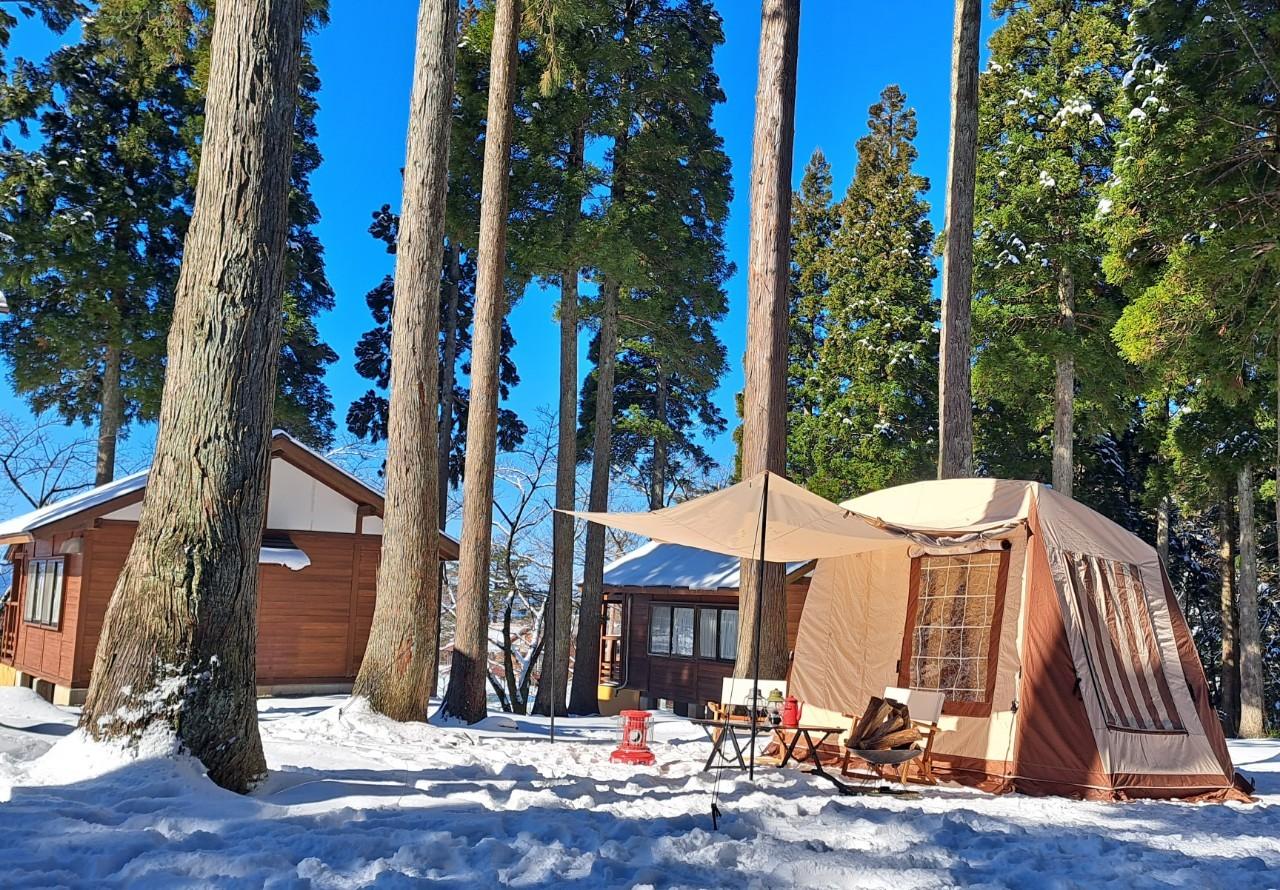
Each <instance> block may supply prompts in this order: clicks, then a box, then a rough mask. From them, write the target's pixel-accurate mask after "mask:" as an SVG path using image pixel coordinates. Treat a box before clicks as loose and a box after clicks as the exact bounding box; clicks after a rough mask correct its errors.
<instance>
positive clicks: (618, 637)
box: [600, 602, 624, 686]
mask: <svg viewBox="0 0 1280 890" xmlns="http://www.w3.org/2000/svg"><path fill="white" fill-rule="evenodd" d="M623 657H624V656H623V652H622V603H620V602H605V603H604V604H603V606H602V612H601V615H600V682H601V683H608V684H610V685H612V686H621V685H622V679H623V665H622V659H623Z"/></svg>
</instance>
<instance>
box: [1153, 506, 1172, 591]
mask: <svg viewBox="0 0 1280 890" xmlns="http://www.w3.org/2000/svg"><path fill="white" fill-rule="evenodd" d="M1169 507H1170V498H1169V496H1168V495H1167V494H1164V495H1161V496H1160V502H1159V503H1158V504H1156V554H1157V555H1158V556H1159V557H1160V564H1161V565H1162V566H1164V568H1165V571H1166V572H1167V571H1168V570H1169Z"/></svg>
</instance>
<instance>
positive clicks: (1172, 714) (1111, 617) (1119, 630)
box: [1063, 553, 1186, 733]
mask: <svg viewBox="0 0 1280 890" xmlns="http://www.w3.org/2000/svg"><path fill="white" fill-rule="evenodd" d="M1063 557H1064V559H1063V562H1064V563H1065V565H1066V566H1067V568H1068V573H1067V578H1068V581H1069V582H1070V585H1071V592H1072V594H1073V595H1074V598H1075V605H1076V609H1077V610H1078V614H1079V615H1080V623H1081V627H1082V630H1083V636H1084V645H1085V650H1086V652H1087V653H1088V662H1089V669H1090V673H1091V674H1092V677H1091V679H1092V681H1093V684H1094V688H1095V691H1096V693H1097V696H1098V700H1099V702H1100V703H1101V704H1102V709H1103V712H1104V714H1105V715H1106V723H1107V726H1109V727H1111V728H1112V729H1120V730H1127V731H1130V732H1159V733H1183V732H1185V731H1186V729H1185V727H1184V726H1183V725H1182V721H1181V720H1180V719H1179V717H1178V709H1177V706H1176V705H1175V704H1174V701H1173V694H1172V692H1171V690H1170V688H1169V681H1168V678H1167V677H1166V676H1165V670H1164V665H1163V662H1162V661H1161V658H1160V648H1159V646H1158V645H1157V643H1156V636H1155V631H1154V629H1153V627H1152V623H1151V610H1150V606H1149V605H1148V603H1147V593H1146V589H1145V588H1144V586H1143V584H1142V576H1141V573H1140V572H1139V570H1138V567H1137V566H1134V565H1130V564H1128V563H1123V562H1117V561H1115V560H1110V559H1104V558H1102V557H1098V556H1090V555H1088V554H1083V553H1064V554H1063Z"/></svg>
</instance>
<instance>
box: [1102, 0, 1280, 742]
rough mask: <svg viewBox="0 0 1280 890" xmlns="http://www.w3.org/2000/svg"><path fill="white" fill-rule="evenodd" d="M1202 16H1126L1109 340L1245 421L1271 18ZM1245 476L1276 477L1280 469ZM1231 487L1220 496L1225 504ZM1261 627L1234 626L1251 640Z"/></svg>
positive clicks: (1272, 191) (1269, 168)
mask: <svg viewBox="0 0 1280 890" xmlns="http://www.w3.org/2000/svg"><path fill="white" fill-rule="evenodd" d="M1208 11H1209V13H1210V14H1206V8H1204V7H1202V6H1199V5H1187V4H1180V3H1173V2H1166V0H1152V2H1148V3H1144V4H1141V5H1140V7H1139V8H1138V9H1137V11H1136V12H1135V15H1134V17H1133V23H1132V28H1131V33H1132V37H1133V41H1134V53H1135V56H1134V62H1133V65H1132V68H1131V70H1130V72H1129V74H1128V75H1126V78H1125V80H1126V86H1127V90H1126V99H1127V106H1126V107H1127V113H1126V118H1125V129H1124V134H1123V136H1124V138H1123V141H1122V142H1121V143H1120V151H1119V152H1118V156H1117V159H1116V163H1115V167H1116V179H1115V181H1113V182H1112V184H1111V187H1110V188H1109V190H1108V192H1107V201H1108V202H1109V204H1110V205H1111V206H1110V208H1109V209H1110V212H1109V213H1108V215H1107V233H1108V237H1109V242H1110V244H1109V246H1110V252H1109V254H1108V257H1107V261H1106V269H1107V272H1108V275H1109V276H1110V278H1111V280H1113V281H1114V282H1116V283H1117V284H1119V285H1120V286H1122V287H1123V288H1124V289H1125V291H1126V293H1127V294H1128V295H1129V296H1130V302H1129V304H1128V306H1127V307H1126V308H1125V311H1124V314H1123V316H1122V317H1121V318H1120V320H1119V323H1118V324H1117V325H1116V327H1115V331H1114V335H1115V339H1116V341H1117V343H1118V344H1119V345H1120V348H1121V350H1122V351H1123V353H1124V355H1125V356H1126V357H1127V358H1129V359H1130V360H1131V361H1134V362H1136V363H1138V364H1140V365H1142V366H1143V367H1145V368H1147V369H1149V370H1151V372H1152V373H1153V374H1155V375H1156V376H1157V377H1158V378H1159V379H1160V380H1162V381H1164V382H1166V384H1167V385H1170V386H1186V385H1188V384H1189V383H1190V382H1195V386H1196V389H1197V391H1198V392H1200V393H1201V397H1202V398H1205V399H1212V400H1215V401H1220V402H1222V403H1224V404H1225V405H1239V406H1240V407H1241V410H1246V411H1252V410H1253V409H1254V408H1255V407H1256V406H1257V405H1258V404H1259V403H1260V402H1269V403H1271V404H1275V402H1276V398H1277V397H1276V395H1275V392H1274V387H1275V386H1276V385H1277V384H1280V375H1278V374H1276V373H1275V368H1276V364H1277V362H1278V361H1280V358H1278V357H1277V356H1278V355H1280V352H1278V351H1277V346H1276V344H1277V338H1278V337H1280V325H1278V324H1277V320H1276V317H1275V312H1274V309H1275V296H1274V288H1273V287H1272V286H1271V283H1272V282H1274V281H1275V280H1276V278H1277V277H1278V276H1280V250H1276V242H1275V237H1274V232H1275V217H1276V212H1277V210H1280V174H1277V172H1276V166H1275V163H1274V157H1275V151H1276V149H1275V133H1276V129H1277V125H1278V124H1280V112H1278V111H1277V108H1276V103H1275V97H1276V94H1277V92H1280V84H1278V83H1277V80H1276V76H1277V75H1276V72H1277V71H1278V70H1280V50H1278V49H1277V47H1278V46H1280V41H1278V40H1277V34H1280V15H1278V14H1277V12H1276V10H1275V7H1274V4H1271V3H1266V2H1252V0H1245V2H1235V3H1232V4H1224V5H1223V6H1222V8H1217V7H1214V8H1212V9H1210V10H1208ZM1268 389H1270V390H1271V391H1272V395H1271V396H1270V397H1268V396H1267V395H1266V394H1265V393H1266V392H1267V391H1268ZM1272 413H1274V409H1273V411H1272ZM1256 465H1257V466H1266V465H1273V466H1277V467H1280V458H1277V456H1275V455H1273V456H1272V458H1271V459H1270V460H1267V459H1265V458H1262V457H1261V456H1257V457H1256ZM1232 482H1233V480H1226V481H1224V482H1223V485H1224V486H1227V487H1230V488H1231V489H1232V490H1233V491H1234V490H1235V489H1236V488H1237V487H1238V485H1235V484H1232ZM1278 504H1280V502H1278ZM1254 595H1255V594H1254V591H1250V592H1249V593H1248V594H1245V595H1242V596H1241V602H1242V603H1247V602H1248V601H1249V600H1251V599H1252V598H1253V596H1254ZM1259 624H1260V622H1259V621H1258V620H1257V619H1256V618H1255V616H1253V615H1249V616H1247V617H1244V618H1243V619H1242V622H1241V626H1242V630H1247V631H1248V632H1249V633H1250V634H1251V635H1252V633H1253V629H1254V628H1256V627H1258V626H1259ZM1225 639H1226V635H1224V640H1225ZM1241 650H1242V652H1244V653H1246V654H1247V657H1248V658H1249V659H1250V660H1251V661H1252V662H1254V663H1253V664H1250V665H1249V666H1248V668H1247V669H1246V670H1245V671H1243V672H1242V678H1243V677H1244V676H1248V678H1249V682H1250V685H1251V687H1252V688H1251V689H1250V691H1249V693H1248V697H1249V698H1250V700H1251V701H1252V702H1254V703H1255V704H1254V705H1253V706H1252V707H1251V708H1250V714H1249V715H1248V720H1244V721H1242V722H1243V723H1244V725H1242V727H1241V729H1242V731H1247V732H1249V733H1251V734H1257V733H1259V732H1261V731H1262V716H1261V713H1260V712H1261V711H1262V710H1263V708H1262V707H1261V701H1260V699H1261V697H1262V693H1261V690H1260V689H1259V688H1258V687H1259V686H1260V685H1261V668H1260V667H1259V666H1258V665H1257V664H1256V662H1257V661H1259V660H1260V659H1261V655H1260V651H1261V641H1260V640H1257V639H1252V638H1251V639H1248V640H1245V639H1242V640H1241ZM1241 716H1242V718H1243V717H1244V716H1245V715H1243V714H1242V715H1241Z"/></svg>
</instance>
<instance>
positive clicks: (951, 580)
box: [898, 550, 1009, 716]
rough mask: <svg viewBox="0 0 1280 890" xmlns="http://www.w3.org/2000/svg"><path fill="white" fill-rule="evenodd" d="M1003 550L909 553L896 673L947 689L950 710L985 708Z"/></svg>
mask: <svg viewBox="0 0 1280 890" xmlns="http://www.w3.org/2000/svg"><path fill="white" fill-rule="evenodd" d="M1008 559H1009V555H1008V551H1007V550H993V551H985V552H982V553H968V554H962V555H957V556H922V557H917V558H916V559H915V560H913V565H912V589H911V595H910V600H909V603H908V607H907V627H906V634H905V637H904V639H903V658H902V661H901V662H900V663H899V677H898V680H899V682H900V683H901V684H902V685H903V686H907V687H910V688H912V689H929V690H936V691H939V692H943V693H945V694H946V701H947V704H948V705H949V706H950V707H949V708H948V712H949V713H954V714H971V715H973V716H981V714H982V713H989V711H990V703H991V697H992V693H993V691H994V690H993V687H994V681H995V664H994V663H993V662H994V660H995V659H994V658H993V655H994V653H995V652H996V651H997V650H996V649H995V648H994V647H996V646H997V645H998V644H997V642H996V640H995V636H996V634H997V633H998V632H999V616H1000V610H1001V608H1002V607H1003V602H1004V582H1005V579H1006V578H1007V577H1008Z"/></svg>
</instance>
